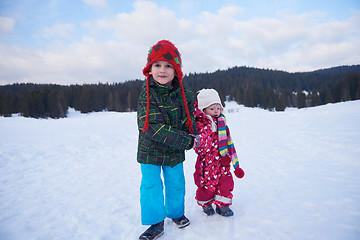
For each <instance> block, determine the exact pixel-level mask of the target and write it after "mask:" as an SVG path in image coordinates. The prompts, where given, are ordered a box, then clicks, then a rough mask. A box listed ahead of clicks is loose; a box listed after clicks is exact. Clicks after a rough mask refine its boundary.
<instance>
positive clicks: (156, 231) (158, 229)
mask: <svg viewBox="0 0 360 240" xmlns="http://www.w3.org/2000/svg"><path fill="white" fill-rule="evenodd" d="M163 234H164V221H162V222H159V223H157V224H154V225H151V226H150V227H149V228H148V229H146V231H145V232H144V233H143V234H141V235H140V237H139V240H153V239H157V238H158V237H160V236H161V235H163Z"/></svg>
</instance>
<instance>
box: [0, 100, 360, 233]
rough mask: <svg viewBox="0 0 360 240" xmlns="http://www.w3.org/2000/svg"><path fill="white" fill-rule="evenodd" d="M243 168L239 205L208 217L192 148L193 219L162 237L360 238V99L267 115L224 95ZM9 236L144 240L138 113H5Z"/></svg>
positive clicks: (1, 128)
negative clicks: (196, 179)
mask: <svg viewBox="0 0 360 240" xmlns="http://www.w3.org/2000/svg"><path fill="white" fill-rule="evenodd" d="M225 115H226V116H227V121H228V125H229V127H230V130H231V134H232V136H233V140H234V142H235V147H236V149H237V152H238V155H239V159H240V164H241V166H242V168H243V169H244V170H245V172H246V175H245V178H243V179H237V178H235V179H234V180H235V189H234V192H233V193H234V199H233V205H232V209H233V210H234V212H235V215H234V216H233V217H230V218H224V217H221V216H219V215H214V216H210V217H208V216H206V215H205V214H204V213H202V210H201V208H200V207H199V206H198V205H197V204H196V201H195V199H194V197H195V191H196V187H195V184H194V182H193V178H192V174H193V171H194V165H195V160H196V154H195V153H194V151H193V150H190V151H188V152H187V153H186V156H187V160H186V161H185V163H184V166H185V175H186V181H187V182H186V189H187V193H186V216H187V217H188V218H189V219H190V221H191V224H190V226H189V227H187V228H185V229H177V228H176V227H175V226H174V224H173V223H172V222H171V220H169V219H166V221H165V234H164V235H163V236H162V237H161V238H160V239H163V240H166V239H168V240H170V239H171V240H174V239H179V240H193V239H208V240H211V239H216V240H219V239H242V240H254V239H255V240H256V239H259V240H263V239H276V240H281V239H284V240H285V239H286V240H288V239H292V240H304V239H316V240H318V239H327V240H330V239H334V240H335V239H347V240H351V239H354V240H355V239H360V187H359V186H360V185H359V183H360V101H352V102H345V103H338V104H329V105H325V106H320V107H315V108H308V109H301V110H298V109H287V110H286V111H285V112H269V111H265V110H261V109H252V108H245V107H243V106H239V105H236V104H235V103H232V102H230V103H227V104H226V110H225ZM0 132H1V138H0V239H2V240H24V239H27V240H31V239H34V240H35V239H36V240H37V239H44V240H45V239H49V240H57V239H58V240H60V239H61V240H69V239H79V240H84V239H86V240H91V239H93V240H100V239H101V240H112V239H138V237H139V235H140V234H141V233H142V232H143V231H144V230H145V229H146V228H147V226H141V224H140V203H139V186H140V178H141V174H140V167H139V164H138V163H137V162H136V148H137V137H138V132H137V124H136V113H114V112H102V113H92V114H80V113H78V112H75V111H71V112H70V114H69V117H68V118H66V119H58V120H54V119H47V120H45V119H29V118H23V117H19V116H15V117H12V118H3V117H0Z"/></svg>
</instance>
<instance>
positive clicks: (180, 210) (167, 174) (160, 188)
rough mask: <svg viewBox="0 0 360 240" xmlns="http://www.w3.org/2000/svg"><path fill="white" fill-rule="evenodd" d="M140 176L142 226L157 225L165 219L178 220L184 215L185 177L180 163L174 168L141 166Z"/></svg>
mask: <svg viewBox="0 0 360 240" xmlns="http://www.w3.org/2000/svg"><path fill="white" fill-rule="evenodd" d="M161 170H163V179H164V183H163V181H162V178H161ZM141 174H142V179H141V186H140V205H141V223H142V224H143V225H153V224H156V223H159V222H161V221H163V220H164V219H165V217H169V218H179V217H181V216H182V215H184V212H185V176H184V169H183V164H182V163H180V164H178V165H176V166H175V167H168V166H156V165H151V164H141ZM164 185H165V196H164Z"/></svg>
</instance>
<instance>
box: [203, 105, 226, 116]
mask: <svg viewBox="0 0 360 240" xmlns="http://www.w3.org/2000/svg"><path fill="white" fill-rule="evenodd" d="M222 110H223V108H222V107H221V105H220V104H218V103H214V104H212V105H210V106H208V107H207V108H204V113H205V114H207V115H210V116H212V117H219V116H220V114H221V112H222Z"/></svg>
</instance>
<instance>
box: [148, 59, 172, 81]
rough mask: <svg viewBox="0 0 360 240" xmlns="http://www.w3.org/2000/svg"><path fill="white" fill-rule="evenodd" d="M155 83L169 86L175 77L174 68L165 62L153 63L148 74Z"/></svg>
mask: <svg viewBox="0 0 360 240" xmlns="http://www.w3.org/2000/svg"><path fill="white" fill-rule="evenodd" d="M149 73H150V74H151V75H152V76H153V78H154V79H155V81H157V82H158V83H160V84H162V85H171V83H172V80H173V79H174V77H175V69H174V67H173V66H172V65H171V64H170V63H168V62H166V61H158V62H154V63H153V64H152V65H151V68H150V72H149Z"/></svg>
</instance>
